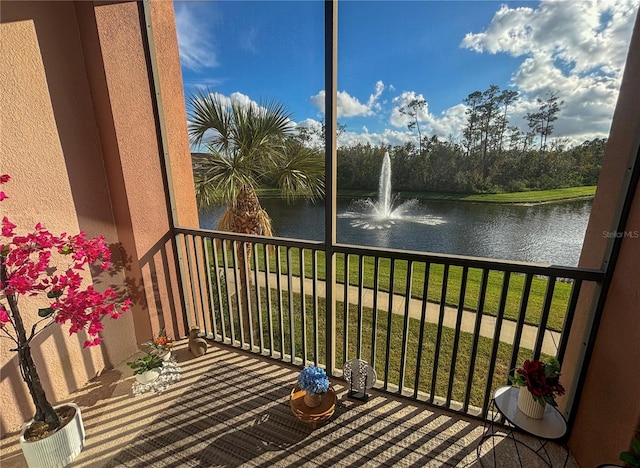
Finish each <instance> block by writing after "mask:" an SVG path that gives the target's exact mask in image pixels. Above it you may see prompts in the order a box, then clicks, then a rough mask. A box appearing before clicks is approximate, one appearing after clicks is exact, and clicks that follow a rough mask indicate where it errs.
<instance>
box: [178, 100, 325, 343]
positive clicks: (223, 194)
mask: <svg viewBox="0 0 640 468" xmlns="http://www.w3.org/2000/svg"><path fill="white" fill-rule="evenodd" d="M188 109H189V112H188V120H189V127H188V129H189V136H190V138H191V140H192V143H193V145H194V146H196V147H200V148H202V147H203V146H204V147H205V148H206V150H207V151H206V152H204V153H194V155H193V171H194V179H195V189H196V199H197V201H198V205H199V207H201V208H206V207H208V206H211V205H213V204H216V203H225V204H226V205H227V209H226V211H225V213H224V214H223V216H222V218H221V220H220V222H219V223H218V229H219V230H223V231H228V232H237V233H242V234H253V235H265V236H271V235H273V232H272V228H271V219H270V218H269V215H268V214H267V213H266V211H265V210H264V209H262V207H261V206H260V200H259V199H258V197H257V195H256V192H255V189H256V188H258V187H260V186H262V185H263V184H265V183H270V184H272V185H275V186H276V187H277V188H278V189H280V194H281V196H282V197H283V198H285V199H287V200H292V199H295V198H297V197H304V198H306V199H310V200H315V199H319V198H322V197H323V195H324V159H323V158H322V157H320V156H319V155H318V154H317V153H316V152H314V151H313V150H311V149H310V148H307V147H306V146H304V145H303V144H302V142H300V141H299V140H297V139H296V138H294V135H293V130H294V124H293V122H292V121H291V119H290V114H289V113H288V112H287V111H286V109H285V108H284V106H283V105H282V104H279V103H277V102H275V101H270V102H266V103H259V104H255V103H251V104H247V105H245V104H242V103H239V102H237V101H233V100H231V102H227V100H226V99H225V98H224V97H223V96H221V95H220V94H217V93H211V92H210V91H209V90H207V91H203V90H198V91H197V92H196V93H195V94H193V95H192V96H190V97H189V100H188ZM235 253H236V255H237V259H236V260H237V263H236V264H237V265H239V270H240V280H241V284H246V282H245V281H246V271H247V264H248V261H249V257H250V255H251V244H249V243H247V244H245V245H244V252H243V249H242V246H240V245H239V246H238V247H237V248H236V252H235ZM241 291H242V293H241V298H240V299H241V309H242V311H243V314H242V315H243V322H244V325H245V326H244V328H245V330H247V331H246V332H245V337H246V334H247V333H248V323H249V320H250V318H249V314H248V301H249V299H248V297H249V295H248V291H246V290H244V288H241Z"/></svg>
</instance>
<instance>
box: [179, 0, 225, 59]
mask: <svg viewBox="0 0 640 468" xmlns="http://www.w3.org/2000/svg"><path fill="white" fill-rule="evenodd" d="M195 5H197V4H195ZM194 8H195V7H194V4H192V3H190V4H188V6H187V4H184V3H176V4H175V18H176V29H177V33H178V48H179V51H180V61H181V63H182V65H184V66H185V67H187V68H189V69H191V70H194V71H199V70H202V69H203V68H213V67H216V66H218V60H217V56H216V53H215V49H214V45H213V38H212V37H211V34H210V29H211V28H210V25H209V24H208V23H209V21H210V19H207V16H205V15H199V14H198V13H197V12H196V11H194Z"/></svg>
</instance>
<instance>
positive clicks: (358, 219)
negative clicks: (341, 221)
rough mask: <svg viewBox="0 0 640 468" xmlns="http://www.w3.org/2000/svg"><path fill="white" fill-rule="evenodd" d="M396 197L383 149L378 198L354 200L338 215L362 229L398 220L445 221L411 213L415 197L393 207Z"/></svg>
mask: <svg viewBox="0 0 640 468" xmlns="http://www.w3.org/2000/svg"><path fill="white" fill-rule="evenodd" d="M396 198H397V196H395V195H392V192H391V158H390V157H389V152H388V151H385V153H384V157H383V159H382V168H381V169H380V179H379V181H378V200H377V201H374V200H372V199H371V198H365V199H360V200H356V201H355V202H353V203H352V205H351V207H350V209H349V210H348V211H346V212H345V213H342V214H340V215H338V216H339V217H341V218H351V219H352V221H351V226H353V227H359V228H362V229H386V228H390V227H391V226H392V225H394V224H396V223H397V222H400V221H404V222H414V223H419V224H429V225H436V224H442V223H444V222H445V221H444V220H442V218H439V217H434V216H429V215H425V214H412V213H411V209H412V208H415V207H417V206H418V205H419V203H418V200H416V199H412V200H406V201H404V202H402V203H400V204H399V205H398V206H395V207H394V203H395V201H396Z"/></svg>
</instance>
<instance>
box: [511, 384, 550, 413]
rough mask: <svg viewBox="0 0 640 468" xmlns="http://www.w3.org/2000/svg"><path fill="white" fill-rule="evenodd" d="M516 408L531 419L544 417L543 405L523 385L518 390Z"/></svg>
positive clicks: (544, 407)
mask: <svg viewBox="0 0 640 468" xmlns="http://www.w3.org/2000/svg"><path fill="white" fill-rule="evenodd" d="M518 409H519V410H520V411H522V412H523V413H524V414H526V415H527V416H529V417H530V418H533V419H542V418H543V417H544V410H545V409H546V403H545V405H544V406H543V405H541V404H540V403H538V402H537V401H536V400H534V398H533V395H531V392H530V391H529V390H527V389H526V388H524V387H521V388H520V390H519V391H518Z"/></svg>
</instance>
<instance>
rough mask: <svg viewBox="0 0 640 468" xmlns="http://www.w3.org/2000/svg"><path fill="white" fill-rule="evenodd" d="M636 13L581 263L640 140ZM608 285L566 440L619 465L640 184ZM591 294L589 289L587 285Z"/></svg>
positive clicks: (638, 292) (586, 462) (628, 430)
mask: <svg viewBox="0 0 640 468" xmlns="http://www.w3.org/2000/svg"><path fill="white" fill-rule="evenodd" d="M638 77H640V17H639V18H638V19H636V25H635V29H634V34H633V38H632V40H631V46H630V50H629V55H628V59H627V65H626V69H625V74H624V78H623V82H622V86H621V89H620V95H619V98H618V105H617V107H616V111H615V115H614V118H613V122H612V127H611V134H610V138H609V142H608V144H607V148H606V154H605V159H604V162H603V166H602V171H601V173H600V177H599V181H598V189H597V192H596V196H595V199H594V202H593V208H592V210H591V217H590V220H589V226H588V228H587V232H586V236H585V241H584V246H583V249H582V255H581V258H580V266H581V267H587V268H601V267H605V264H604V263H603V259H605V258H606V252H607V249H608V248H609V247H610V242H611V238H610V237H608V235H605V233H609V232H614V231H616V228H617V226H616V216H617V211H618V209H619V207H621V204H622V200H623V198H624V196H625V192H624V189H625V188H626V187H624V184H622V182H623V181H624V180H625V178H628V177H629V174H630V168H631V167H632V163H633V161H634V160H635V159H636V157H637V154H638V148H639V146H640V82H639V79H638ZM625 233H627V234H626V235H627V237H625V238H624V240H623V242H622V248H621V250H620V255H619V258H618V261H617V264H616V267H615V272H614V276H613V280H612V283H611V288H610V290H609V293H608V295H607V301H606V304H605V307H604V309H603V313H602V320H601V323H600V327H599V329H598V334H597V339H596V343H595V347H594V349H593V357H592V359H591V363H590V366H589V369H588V373H587V378H586V381H585V384H584V387H583V388H582V389H578V391H582V395H581V400H580V405H579V409H578V413H577V416H576V420H575V426H574V428H573V431H572V434H571V438H570V441H569V445H570V447H571V450H572V453H573V454H574V456H575V457H576V460H577V461H578V462H579V463H580V466H585V467H591V466H597V465H599V464H601V463H620V460H619V458H618V456H619V454H620V452H621V451H623V450H627V448H628V447H629V444H630V441H631V437H632V435H633V434H634V430H635V429H636V427H638V422H639V420H640V398H639V394H640V374H638V372H637V362H638V360H640V320H639V319H640V280H639V278H640V188H637V189H636V193H635V197H634V200H633V204H632V208H631V213H630V216H629V219H628V222H627V225H626V227H625V228H624V230H623V232H622V233H621V235H623V236H624V235H625ZM585 289H586V291H585V292H591V291H593V290H594V288H593V287H587V288H585ZM587 298H588V295H585V300H583V301H581V302H580V303H579V306H578V309H577V312H576V321H575V325H574V328H573V329H572V336H573V339H572V340H571V342H570V346H569V347H568V349H567V358H566V360H565V364H564V366H563V369H566V372H565V371H564V370H563V373H564V374H565V375H564V377H563V378H566V379H567V380H566V381H567V382H570V381H572V380H573V379H574V378H575V377H576V372H575V369H574V368H573V365H574V363H575V362H576V359H577V356H578V355H579V353H580V352H581V351H582V350H583V348H584V344H585V343H586V339H585V330H586V324H587V323H588V321H589V315H590V313H591V304H590V303H589V301H588V300H587Z"/></svg>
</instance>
